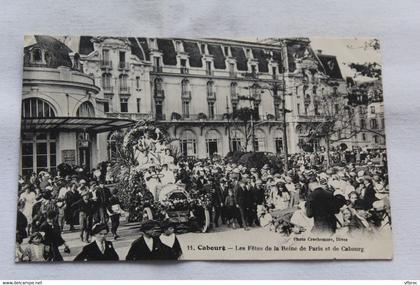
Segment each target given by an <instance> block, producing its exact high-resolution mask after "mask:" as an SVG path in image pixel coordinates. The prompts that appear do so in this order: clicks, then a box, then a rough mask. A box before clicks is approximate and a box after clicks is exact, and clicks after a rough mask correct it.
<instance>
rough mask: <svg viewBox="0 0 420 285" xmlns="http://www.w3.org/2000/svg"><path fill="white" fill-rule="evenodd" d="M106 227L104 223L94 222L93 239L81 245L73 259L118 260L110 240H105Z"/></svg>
mask: <svg viewBox="0 0 420 285" xmlns="http://www.w3.org/2000/svg"><path fill="white" fill-rule="evenodd" d="M107 234H108V228H107V226H106V225H105V224H101V223H99V224H95V225H94V226H93V228H92V236H93V237H94V241H93V242H91V243H90V244H88V245H86V246H84V247H83V249H82V251H81V252H80V253H79V254H78V255H77V256H76V257H75V259H74V261H103V260H119V257H118V254H117V252H116V251H115V249H114V246H113V245H112V242H110V241H107V240H106V235H107Z"/></svg>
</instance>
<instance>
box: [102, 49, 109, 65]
mask: <svg viewBox="0 0 420 285" xmlns="http://www.w3.org/2000/svg"><path fill="white" fill-rule="evenodd" d="M102 60H103V61H104V62H108V61H109V50H107V49H104V50H102Z"/></svg>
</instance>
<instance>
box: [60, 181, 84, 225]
mask: <svg viewBox="0 0 420 285" xmlns="http://www.w3.org/2000/svg"><path fill="white" fill-rule="evenodd" d="M80 198H81V196H80V194H79V192H78V190H77V184H76V183H74V182H73V183H72V185H71V190H70V191H68V192H67V193H66V195H65V197H64V199H65V201H66V208H65V210H64V215H65V217H66V222H67V223H68V224H69V225H70V231H74V225H75V224H77V222H76V220H77V218H78V217H79V213H78V212H77V209H76V208H74V207H73V204H74V203H76V202H77V201H79V199H80Z"/></svg>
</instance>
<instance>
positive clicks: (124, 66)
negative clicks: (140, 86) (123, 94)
mask: <svg viewBox="0 0 420 285" xmlns="http://www.w3.org/2000/svg"><path fill="white" fill-rule="evenodd" d="M118 69H120V70H129V69H130V64H129V63H128V62H125V61H120V62H119V64H118Z"/></svg>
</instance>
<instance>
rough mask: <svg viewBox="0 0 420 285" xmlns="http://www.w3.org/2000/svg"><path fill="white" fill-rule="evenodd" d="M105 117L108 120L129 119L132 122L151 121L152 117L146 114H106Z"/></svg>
mask: <svg viewBox="0 0 420 285" xmlns="http://www.w3.org/2000/svg"><path fill="white" fill-rule="evenodd" d="M106 116H107V117H108V118H118V119H129V120H134V121H139V120H152V119H153V115H152V114H146V113H121V112H118V113H115V112H113V113H107V114H106Z"/></svg>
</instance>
